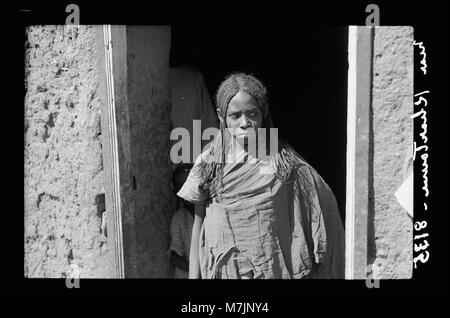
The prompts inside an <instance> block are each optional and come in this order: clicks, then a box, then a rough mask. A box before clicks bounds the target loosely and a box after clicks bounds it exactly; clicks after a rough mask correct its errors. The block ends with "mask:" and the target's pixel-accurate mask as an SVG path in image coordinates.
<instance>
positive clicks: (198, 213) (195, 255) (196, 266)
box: [189, 203, 206, 279]
mask: <svg viewBox="0 0 450 318" xmlns="http://www.w3.org/2000/svg"><path fill="white" fill-rule="evenodd" d="M205 213H206V205H205V204H204V203H199V204H195V219H194V226H193V227H192V238H191V250H190V252H189V278H194V279H195V278H201V275H200V257H199V250H198V248H199V238H200V230H201V228H202V224H203V218H204V217H205Z"/></svg>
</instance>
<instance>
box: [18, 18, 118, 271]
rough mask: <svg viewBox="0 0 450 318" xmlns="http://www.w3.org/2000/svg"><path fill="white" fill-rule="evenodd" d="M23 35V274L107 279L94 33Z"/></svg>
mask: <svg viewBox="0 0 450 318" xmlns="http://www.w3.org/2000/svg"><path fill="white" fill-rule="evenodd" d="M26 33H27V41H26V43H25V85H26V95H25V118H24V120H25V132H24V148H25V149H24V156H25V167H24V177H25V189H24V199H25V207H24V208H25V209H24V210H25V216H24V217H25V220H24V221H25V223H24V230H25V233H24V234H25V260H24V275H25V276H26V277H68V276H76V275H79V277H81V278H83V277H111V276H112V275H113V270H112V268H111V264H112V260H111V257H112V255H111V253H110V248H109V247H108V243H107V236H106V235H107V229H105V227H103V228H102V216H103V213H104V211H105V204H104V189H103V171H102V170H103V162H102V134H101V122H100V119H101V116H100V101H99V96H98V94H97V89H98V85H99V78H98V70H97V52H96V50H95V32H94V27H91V26H31V27H29V28H27V29H26Z"/></svg>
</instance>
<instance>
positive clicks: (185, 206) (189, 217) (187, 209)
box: [169, 164, 194, 278]
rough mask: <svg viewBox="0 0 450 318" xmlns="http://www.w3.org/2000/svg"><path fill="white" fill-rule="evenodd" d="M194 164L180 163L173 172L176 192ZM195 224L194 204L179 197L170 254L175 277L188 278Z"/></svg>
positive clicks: (171, 224)
mask: <svg viewBox="0 0 450 318" xmlns="http://www.w3.org/2000/svg"><path fill="white" fill-rule="evenodd" d="M191 167H192V165H189V164H180V165H178V166H177V168H176V169H175V171H174V173H173V186H174V192H175V193H177V192H178V191H179V190H180V189H181V186H182V185H183V183H184V182H185V181H186V178H187V176H188V173H189V168H191ZM193 224H194V205H193V204H192V203H190V202H186V201H184V200H182V199H180V198H179V199H178V209H177V210H176V211H175V212H174V214H173V216H172V220H171V223H170V246H169V254H170V260H171V263H172V265H173V266H174V278H188V276H189V275H188V274H189V251H190V245H191V236H192V234H191V233H192V226H193Z"/></svg>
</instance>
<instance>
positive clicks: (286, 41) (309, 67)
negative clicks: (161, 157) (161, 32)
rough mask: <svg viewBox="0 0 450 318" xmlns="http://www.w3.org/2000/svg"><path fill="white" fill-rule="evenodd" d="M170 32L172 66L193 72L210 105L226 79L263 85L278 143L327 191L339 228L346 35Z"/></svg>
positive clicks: (320, 31) (319, 30)
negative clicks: (234, 76) (248, 76)
mask: <svg viewBox="0 0 450 318" xmlns="http://www.w3.org/2000/svg"><path fill="white" fill-rule="evenodd" d="M171 31H172V33H171V51H170V66H171V67H176V66H180V65H183V64H190V65H193V66H195V67H196V68H197V69H198V70H199V71H200V72H201V73H202V75H203V77H204V79H205V82H206V86H207V88H208V91H209V95H210V96H211V99H212V101H214V96H215V92H216V90H217V88H218V86H219V84H220V82H221V81H222V80H223V78H224V77H225V76H226V75H227V74H229V73H231V72H236V71H242V72H250V73H252V74H254V75H255V76H256V77H257V78H259V79H261V80H262V81H263V82H264V83H265V84H266V86H267V88H268V91H269V102H270V107H271V114H272V117H273V121H274V125H275V127H277V128H278V133H279V136H280V137H281V138H283V139H285V140H287V141H289V142H290V143H291V145H292V146H293V147H294V148H295V150H296V151H297V152H298V153H299V154H300V155H301V156H302V157H303V158H305V159H306V161H307V162H308V163H310V164H311V165H312V166H313V167H314V168H315V169H316V170H317V171H318V172H319V174H320V175H321V176H322V177H323V179H324V180H325V181H326V182H327V184H328V185H329V186H330V187H331V189H332V190H333V192H334V194H335V196H336V200H337V202H338V207H339V211H340V215H341V218H342V222H343V224H345V199H346V198H345V196H346V138H347V133H346V129H347V117H346V116H347V65H348V62H347V42H348V28H345V27H335V28H329V27H328V28H324V27H309V28H305V27H302V28H296V27H254V28H248V27H245V28H243V27H185V26H176V25H175V26H172V27H171ZM213 103H214V102H213Z"/></svg>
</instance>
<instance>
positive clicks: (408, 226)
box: [373, 27, 413, 278]
mask: <svg viewBox="0 0 450 318" xmlns="http://www.w3.org/2000/svg"><path fill="white" fill-rule="evenodd" d="M412 43H413V29H412V28H411V27H380V28H376V30H375V42H374V68H373V76H374V80H373V131H374V135H373V138H374V139H373V141H374V157H373V161H374V165H373V181H374V184H373V192H374V204H375V220H374V221H375V222H374V226H375V243H376V259H375V263H374V268H373V270H374V276H375V277H378V278H410V277H411V275H412V220H411V218H410V217H409V215H408V214H407V212H406V211H405V210H404V209H403V208H402V207H401V206H400V204H399V203H398V202H397V199H396V198H395V196H394V194H395V192H396V191H397V189H398V188H399V187H400V185H401V184H402V183H403V181H404V180H405V178H406V177H407V173H408V172H409V170H410V169H411V165H410V162H409V160H410V159H411V156H412V144H413V120H412V119H411V118H410V116H411V115H412V113H413V44H412Z"/></svg>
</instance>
